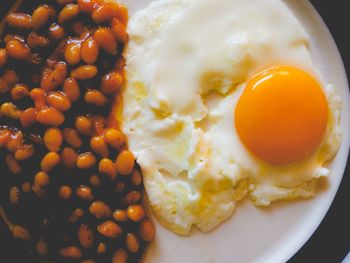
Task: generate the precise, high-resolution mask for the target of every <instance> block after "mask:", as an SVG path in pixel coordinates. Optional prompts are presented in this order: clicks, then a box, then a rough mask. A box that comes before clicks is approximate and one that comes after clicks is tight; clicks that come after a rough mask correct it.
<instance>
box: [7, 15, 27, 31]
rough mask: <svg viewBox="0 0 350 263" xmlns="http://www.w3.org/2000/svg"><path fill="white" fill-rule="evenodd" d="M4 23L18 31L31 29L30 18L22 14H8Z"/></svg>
mask: <svg viewBox="0 0 350 263" xmlns="http://www.w3.org/2000/svg"><path fill="white" fill-rule="evenodd" d="M6 22H7V24H9V25H10V26H12V27H15V28H18V29H31V28H32V17H31V16H30V15H28V14H24V13H10V14H9V15H8V16H7V17H6Z"/></svg>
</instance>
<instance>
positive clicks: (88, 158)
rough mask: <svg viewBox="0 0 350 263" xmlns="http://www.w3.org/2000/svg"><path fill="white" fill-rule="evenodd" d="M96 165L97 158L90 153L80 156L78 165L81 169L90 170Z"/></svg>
mask: <svg viewBox="0 0 350 263" xmlns="http://www.w3.org/2000/svg"><path fill="white" fill-rule="evenodd" d="M95 164H96V157H95V156H94V155H93V154H92V153H90V152H86V153H82V154H80V155H79V156H78V159H77V162H76V165H77V167H78V168H80V169H89V168H91V167H92V166H94V165H95Z"/></svg>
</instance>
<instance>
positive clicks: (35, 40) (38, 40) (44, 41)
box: [27, 31, 50, 49]
mask: <svg viewBox="0 0 350 263" xmlns="http://www.w3.org/2000/svg"><path fill="white" fill-rule="evenodd" d="M27 44H28V46H29V47H30V48H31V49H36V48H37V47H47V46H48V45H50V40H49V39H48V38H46V37H44V36H43V35H40V34H38V33H36V32H34V31H33V32H31V33H30V34H29V35H28V37H27Z"/></svg>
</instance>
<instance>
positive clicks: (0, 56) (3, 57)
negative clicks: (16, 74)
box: [0, 48, 7, 67]
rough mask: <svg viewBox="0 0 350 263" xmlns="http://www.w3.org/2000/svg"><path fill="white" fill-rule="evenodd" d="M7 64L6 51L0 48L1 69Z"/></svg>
mask: <svg viewBox="0 0 350 263" xmlns="http://www.w3.org/2000/svg"><path fill="white" fill-rule="evenodd" d="M6 62H7V51H6V49H4V48H0V67H3V66H4V65H5V64H6Z"/></svg>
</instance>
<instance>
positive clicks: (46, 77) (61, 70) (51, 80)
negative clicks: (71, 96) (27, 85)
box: [40, 61, 67, 91]
mask: <svg viewBox="0 0 350 263" xmlns="http://www.w3.org/2000/svg"><path fill="white" fill-rule="evenodd" d="M66 76H67V65H66V63H65V62H62V61H61V62H58V63H57V64H56V65H55V68H54V70H51V69H47V70H45V72H44V74H43V77H42V79H41V84H40V87H41V88H42V89H43V90H45V91H52V90H55V89H56V88H57V87H58V86H59V85H61V84H63V82H64V80H65V79H66Z"/></svg>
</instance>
